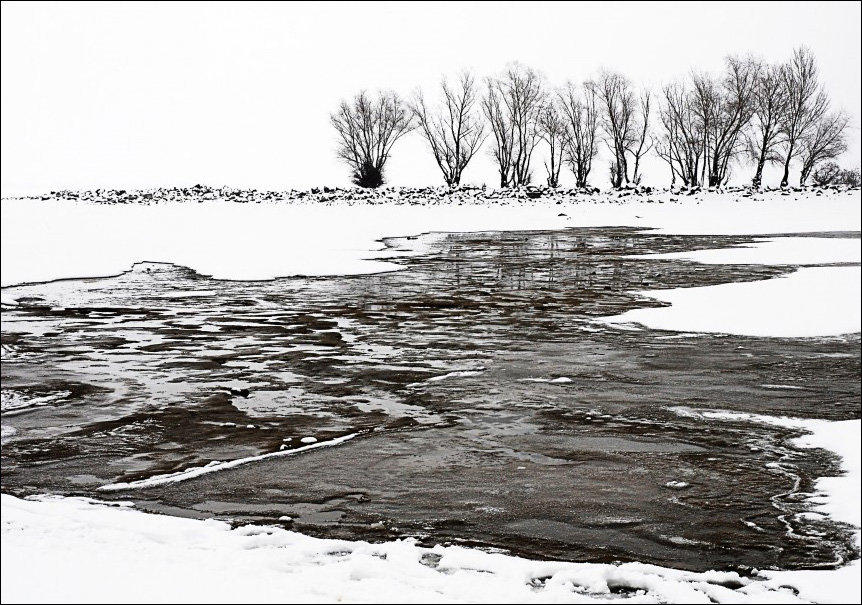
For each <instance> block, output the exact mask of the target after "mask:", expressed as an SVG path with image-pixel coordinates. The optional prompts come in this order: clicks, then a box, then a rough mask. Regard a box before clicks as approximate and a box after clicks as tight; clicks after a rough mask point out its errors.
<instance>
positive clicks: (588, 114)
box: [557, 83, 599, 187]
mask: <svg viewBox="0 0 862 605" xmlns="http://www.w3.org/2000/svg"><path fill="white" fill-rule="evenodd" d="M582 90H583V92H581V91H580V90H579V89H578V88H577V87H576V86H575V85H573V84H571V83H569V84H567V85H566V87H565V88H564V89H563V90H561V91H559V92H558V93H557V99H558V101H559V106H560V111H561V113H562V115H563V118H564V121H565V157H566V162H568V164H569V167H570V168H571V169H572V172H573V173H574V175H575V186H577V187H586V186H587V179H588V178H589V176H590V171H591V170H592V166H593V159H594V158H595V157H596V155H597V154H598V152H599V149H598V139H597V134H598V130H599V114H598V108H597V107H596V91H595V89H594V88H593V86H592V85H589V84H586V85H584V86H583V89H582Z"/></svg>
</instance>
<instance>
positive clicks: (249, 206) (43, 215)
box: [0, 190, 860, 286]
mask: <svg viewBox="0 0 862 605" xmlns="http://www.w3.org/2000/svg"><path fill="white" fill-rule="evenodd" d="M739 195H741V194H739V193H725V194H717V193H709V192H702V193H699V194H697V195H692V196H686V195H682V196H680V195H677V194H673V193H670V192H667V191H665V192H658V193H655V194H652V195H648V196H646V197H643V196H641V197H637V198H632V197H626V198H622V199H620V198H618V197H616V194H615V193H605V194H599V195H596V196H593V197H589V198H578V201H573V198H571V197H570V196H569V197H561V198H560V199H559V200H557V199H555V198H553V197H551V198H542V199H539V200H529V201H523V200H518V201H512V200H505V199H495V200H493V201H487V202H486V203H481V204H479V203H474V204H463V205H458V204H452V203H449V204H436V205H427V206H422V205H409V204H404V203H398V202H397V201H396V200H391V201H386V202H384V203H374V204H371V203H367V204H366V203H357V204H351V203H348V202H340V203H332V204H329V205H323V204H308V203H292V202H285V201H279V202H265V203H259V204H258V203H237V202H226V201H220V200H217V199H216V200H208V201H206V202H203V203H188V202H186V203H183V202H169V203H162V204H153V205H144V204H119V205H108V204H94V203H85V202H73V201H68V200H56V199H48V200H35V199H4V200H2V202H0V208H2V221H0V236H2V237H0V248H2V261H0V262H2V283H3V285H4V286H5V285H12V284H17V283H22V282H32V281H47V280H51V279H57V278H62V277H95V276H106V275H115V274H118V273H121V272H123V271H126V270H128V269H129V268H130V267H131V266H132V264H134V263H136V262H139V261H162V262H169V263H174V264H177V265H182V266H186V267H190V268H192V269H195V270H196V271H198V272H200V273H202V274H205V275H213V276H214V277H216V278H224V279H271V278H274V277H279V276H290V275H332V274H351V273H369V272H376V271H384V270H391V269H396V268H398V267H397V265H393V264H392V263H387V262H383V261H381V260H379V259H380V258H381V257H382V256H386V255H388V254H391V252H384V253H383V254H381V253H380V252H379V250H380V248H381V247H382V246H381V244H380V242H379V240H380V239H381V238H383V237H391V236H407V235H416V234H420V233H426V232H432V231H447V232H465V231H492V230H517V229H559V228H563V227H576V226H577V227H589V226H634V227H654V228H658V229H661V230H662V231H665V232H669V233H678V234H703V233H708V234H770V233H801V232H813V231H859V230H860V193H859V191H858V190H854V191H842V192H833V193H830V194H829V195H826V196H817V195H816V194H815V193H813V192H798V193H797V192H794V193H792V195H782V194H781V193H780V192H770V193H763V194H758V197H757V198H756V199H754V198H740V197H739ZM564 200H565V201H564ZM557 201H560V204H557V203H556V202H557ZM375 251H377V252H375Z"/></svg>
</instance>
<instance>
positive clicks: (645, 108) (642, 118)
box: [626, 89, 653, 185]
mask: <svg viewBox="0 0 862 605" xmlns="http://www.w3.org/2000/svg"><path fill="white" fill-rule="evenodd" d="M650 96H651V95H650V91H649V90H646V89H644V90H643V91H642V92H641V95H640V99H639V100H640V105H639V112H638V115H637V122H636V125H637V127H636V128H635V136H634V138H633V140H632V141H631V143H630V144H629V146H628V147H627V148H626V151H628V152H629V153H630V154H631V156H632V160H633V161H634V171H633V172H632V182H633V183H634V184H636V185H639V184H640V182H641V178H642V177H643V175H642V174H641V172H640V164H641V158H642V157H643V156H645V155H646V154H647V153H649V150H650V149H652V148H653V143H652V139H650V142H649V143H647V138H648V136H649V118H650Z"/></svg>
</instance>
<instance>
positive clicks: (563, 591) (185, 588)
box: [0, 494, 860, 603]
mask: <svg viewBox="0 0 862 605" xmlns="http://www.w3.org/2000/svg"><path fill="white" fill-rule="evenodd" d="M2 527H3V529H2V531H3V549H2V559H3V560H2V584H0V586H2V600H3V602H4V603H12V602H15V603H38V602H90V603H108V602H110V603H113V602H117V601H118V600H119V601H123V602H135V603H168V602H170V603H177V602H178V603H182V602H213V603H224V602H247V603H263V602H266V603H270V602H272V603H275V602H279V603H306V602H351V603H384V602H388V603H429V602H431V603H435V602H436V603H439V602H460V603H475V602H481V603H488V602H497V603H591V602H601V601H606V600H614V601H619V600H625V601H628V602H633V603H667V602H674V603H715V602H718V603H806V602H810V601H818V602H823V603H830V602H833V603H839V602H854V601H853V599H854V598H855V599H856V601H858V599H859V579H860V573H859V572H860V566H859V562H858V561H857V562H855V563H853V564H851V565H849V566H846V567H843V568H841V569H838V570H829V571H798V572H793V571H788V572H769V571H764V572H760V574H759V575H758V576H756V577H754V578H746V577H742V576H739V575H738V574H736V573H734V572H715V571H710V572H705V573H693V572H685V571H680V570H675V569H668V568H662V567H657V566H654V565H645V564H642V563H627V564H622V565H610V564H586V563H566V562H552V561H531V560H527V559H522V558H519V557H512V556H508V555H504V554H500V553H490V552H485V551H482V550H477V549H469V548H462V547H458V546H446V547H444V546H435V547H434V548H422V547H419V546H417V545H416V544H415V543H414V542H413V541H411V540H403V541H395V542H387V543H382V544H369V543H366V542H349V541H343V540H325V539H317V538H311V537H308V536H304V535H302V534H299V533H295V532H291V531H287V530H284V529H281V528H277V527H261V526H244V527H239V528H236V529H230V526H229V525H227V524H226V523H222V522H219V521H213V520H207V521H200V520H192V519H181V518H177V517H170V516H164V515H152V514H147V513H143V512H140V511H136V510H134V509H132V508H130V507H127V506H117V505H114V506H107V505H103V504H98V503H95V502H93V501H88V500H85V499H78V498H54V497H42V498H37V499H33V500H21V499H18V498H15V497H13V496H10V495H6V494H3V495H2ZM848 599H849V601H848Z"/></svg>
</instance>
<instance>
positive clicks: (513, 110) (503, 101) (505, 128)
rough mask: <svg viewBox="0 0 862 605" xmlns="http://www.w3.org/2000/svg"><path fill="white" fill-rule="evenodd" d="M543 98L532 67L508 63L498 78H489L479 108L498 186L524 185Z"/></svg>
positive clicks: (533, 147) (539, 80)
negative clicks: (490, 137)
mask: <svg viewBox="0 0 862 605" xmlns="http://www.w3.org/2000/svg"><path fill="white" fill-rule="evenodd" d="M544 102H545V92H544V86H543V83H542V78H541V77H540V76H539V74H538V73H537V72H535V71H534V70H532V69H530V68H528V67H524V66H522V65H519V64H517V63H515V64H512V65H510V66H509V67H508V68H507V70H506V73H505V74H503V76H502V77H500V78H490V79H489V80H488V86H487V89H486V91H485V96H484V97H483V98H482V110H483V112H484V113H485V117H486V118H487V120H488V125H489V126H490V128H491V134H492V135H493V139H494V148H493V149H492V150H491V155H492V157H493V158H494V161H495V162H496V164H497V169H498V171H499V174H500V187H518V186H521V185H528V184H529V183H530V180H531V178H532V174H531V172H530V159H531V158H532V156H533V151H534V150H535V148H536V145H537V144H538V142H539V138H540V137H539V127H538V121H539V116H540V114H541V112H542V108H543V107H544Z"/></svg>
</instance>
